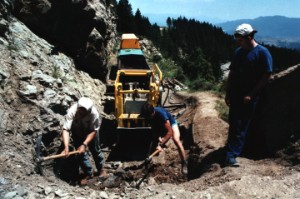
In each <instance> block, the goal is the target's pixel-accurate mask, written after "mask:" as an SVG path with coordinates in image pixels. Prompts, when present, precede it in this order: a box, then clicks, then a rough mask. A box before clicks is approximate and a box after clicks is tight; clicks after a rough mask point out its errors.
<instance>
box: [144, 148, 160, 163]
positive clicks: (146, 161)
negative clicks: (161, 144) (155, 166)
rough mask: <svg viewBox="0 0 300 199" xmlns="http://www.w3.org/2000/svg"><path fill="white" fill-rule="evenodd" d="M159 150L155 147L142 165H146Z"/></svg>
mask: <svg viewBox="0 0 300 199" xmlns="http://www.w3.org/2000/svg"><path fill="white" fill-rule="evenodd" d="M159 152H160V150H158V149H156V150H155V151H154V152H153V153H152V154H151V155H150V156H149V157H148V158H146V160H145V161H144V162H143V164H142V165H147V164H148V163H149V162H150V161H151V160H152V158H153V156H155V155H156V154H158V153H159Z"/></svg>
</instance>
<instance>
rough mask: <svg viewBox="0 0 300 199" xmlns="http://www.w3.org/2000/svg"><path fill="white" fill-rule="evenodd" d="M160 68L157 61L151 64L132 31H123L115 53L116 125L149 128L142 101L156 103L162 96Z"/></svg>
mask: <svg viewBox="0 0 300 199" xmlns="http://www.w3.org/2000/svg"><path fill="white" fill-rule="evenodd" d="M161 82H162V72H161V70H160V68H159V67H158V66H157V64H154V66H152V67H150V66H149V65H148V64H147V62H146V59H145V56H144V53H143V52H142V50H141V49H140V45H139V43H138V38H137V37H136V36H135V35H134V34H123V35H122V41H121V45H120V50H119V53H118V71H117V75H116V80H115V85H114V93H115V116H116V118H117V125H118V126H117V128H118V129H143V128H146V129H147V128H150V127H149V125H148V123H147V121H146V120H145V118H143V117H141V116H140V114H141V110H142V107H143V105H144V104H145V103H150V104H152V105H153V106H157V105H158V104H159V102H160V98H161V93H160V91H161V90H162V89H161Z"/></svg>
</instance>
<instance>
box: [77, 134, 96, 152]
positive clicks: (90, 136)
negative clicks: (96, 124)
mask: <svg viewBox="0 0 300 199" xmlns="http://www.w3.org/2000/svg"><path fill="white" fill-rule="evenodd" d="M96 133H97V131H92V132H90V133H89V134H88V135H87V136H86V138H85V140H84V142H83V143H82V145H81V146H79V147H78V149H77V150H79V153H84V152H85V151H86V147H87V146H88V144H89V143H90V142H91V141H92V140H93V139H94V138H95V137H96Z"/></svg>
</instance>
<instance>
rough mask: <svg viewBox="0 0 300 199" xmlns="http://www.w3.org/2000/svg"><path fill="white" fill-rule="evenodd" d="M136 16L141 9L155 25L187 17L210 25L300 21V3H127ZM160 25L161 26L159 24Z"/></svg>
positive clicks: (167, 0)
mask: <svg viewBox="0 0 300 199" xmlns="http://www.w3.org/2000/svg"><path fill="white" fill-rule="evenodd" d="M128 1H129V3H130V4H131V6H132V11H133V14H135V12H136V10H137V9H138V8H139V9H140V11H141V13H142V15H144V16H146V17H148V18H149V20H150V21H151V22H152V23H153V22H157V23H159V22H158V20H161V18H163V21H164V22H165V19H166V17H167V16H170V17H173V18H175V17H178V16H185V17H187V18H194V19H197V20H199V21H206V22H210V23H219V22H226V21H231V20H236V19H254V18H257V17H260V16H274V15H281V16H286V17H296V18H300V11H299V10H300V0H128ZM159 25H161V24H159Z"/></svg>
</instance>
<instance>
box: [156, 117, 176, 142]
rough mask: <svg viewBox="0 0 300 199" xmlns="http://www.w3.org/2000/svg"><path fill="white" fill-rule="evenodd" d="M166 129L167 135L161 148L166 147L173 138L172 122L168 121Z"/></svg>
mask: <svg viewBox="0 0 300 199" xmlns="http://www.w3.org/2000/svg"><path fill="white" fill-rule="evenodd" d="M164 126H165V128H166V129H167V133H166V135H165V136H164V137H163V138H162V140H161V141H160V142H159V145H160V146H164V145H165V144H166V143H167V142H168V141H169V139H170V138H171V137H172V136H173V129H172V127H171V124H170V121H169V120H166V122H165V124H164Z"/></svg>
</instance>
